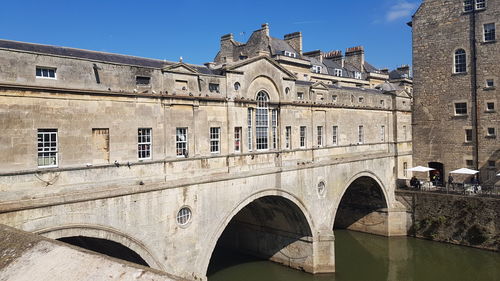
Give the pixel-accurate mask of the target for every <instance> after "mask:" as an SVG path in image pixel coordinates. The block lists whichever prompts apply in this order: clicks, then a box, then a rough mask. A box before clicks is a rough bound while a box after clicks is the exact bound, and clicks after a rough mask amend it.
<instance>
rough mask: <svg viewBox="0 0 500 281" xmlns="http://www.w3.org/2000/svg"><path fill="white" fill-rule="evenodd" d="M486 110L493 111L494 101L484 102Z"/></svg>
mask: <svg viewBox="0 0 500 281" xmlns="http://www.w3.org/2000/svg"><path fill="white" fill-rule="evenodd" d="M486 111H495V103H494V102H487V103H486Z"/></svg>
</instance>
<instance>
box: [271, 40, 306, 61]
mask: <svg viewBox="0 0 500 281" xmlns="http://www.w3.org/2000/svg"><path fill="white" fill-rule="evenodd" d="M269 47H270V48H271V56H274V55H281V54H283V52H284V51H288V52H291V53H295V54H296V55H297V57H300V54H299V52H298V51H297V50H295V49H294V48H292V46H290V44H288V43H287V42H286V41H285V40H281V39H278V38H274V37H270V38H269Z"/></svg>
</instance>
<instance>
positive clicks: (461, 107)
mask: <svg viewBox="0 0 500 281" xmlns="http://www.w3.org/2000/svg"><path fill="white" fill-rule="evenodd" d="M455 115H467V103H466V102H456V103H455Z"/></svg>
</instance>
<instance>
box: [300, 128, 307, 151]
mask: <svg viewBox="0 0 500 281" xmlns="http://www.w3.org/2000/svg"><path fill="white" fill-rule="evenodd" d="M299 144H300V148H305V147H306V126H300V140H299Z"/></svg>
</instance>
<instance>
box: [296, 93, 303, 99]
mask: <svg viewBox="0 0 500 281" xmlns="http://www.w3.org/2000/svg"><path fill="white" fill-rule="evenodd" d="M297 99H298V100H303V99H304V93H302V92H297Z"/></svg>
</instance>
